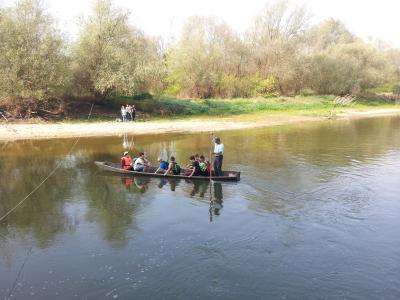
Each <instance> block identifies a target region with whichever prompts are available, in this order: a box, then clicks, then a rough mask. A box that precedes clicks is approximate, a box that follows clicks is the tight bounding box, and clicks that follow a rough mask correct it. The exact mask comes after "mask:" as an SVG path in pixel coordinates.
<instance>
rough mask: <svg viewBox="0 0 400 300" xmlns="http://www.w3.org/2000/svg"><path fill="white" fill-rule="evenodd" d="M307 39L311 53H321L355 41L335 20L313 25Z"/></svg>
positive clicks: (340, 22)
mask: <svg viewBox="0 0 400 300" xmlns="http://www.w3.org/2000/svg"><path fill="white" fill-rule="evenodd" d="M308 38H309V45H310V46H311V48H312V49H313V51H323V50H327V49H330V48H333V47H335V46H336V45H339V44H349V43H353V42H355V41H356V40H357V38H356V37H355V36H354V35H353V34H352V33H351V32H350V31H349V30H348V29H347V28H346V25H345V24H344V23H343V22H342V21H340V20H335V19H328V20H325V21H322V22H320V23H318V24H316V25H314V26H313V27H312V28H311V29H310V30H309V33H308Z"/></svg>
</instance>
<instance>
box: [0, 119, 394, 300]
mask: <svg viewBox="0 0 400 300" xmlns="http://www.w3.org/2000/svg"><path fill="white" fill-rule="evenodd" d="M398 128H400V118H399V117H383V118H375V119H363V120H353V121H334V122H324V123H320V124H302V125H296V126H282V127H275V128H267V129H257V130H245V131H230V132H223V133H221V138H222V140H223V142H224V144H225V148H226V153H225V157H224V168H225V169H231V170H240V171H241V172H242V176H241V177H242V180H241V181H240V182H239V183H220V182H212V183H211V184H210V182H209V181H207V180H206V181H204V182H201V181H190V180H176V179H170V178H147V177H139V176H136V177H124V176H120V175H118V176H116V175H114V174H112V173H107V172H101V171H99V170H98V169H96V167H95V166H94V164H93V161H95V160H99V161H114V162H118V161H119V158H120V156H121V153H122V152H123V151H124V150H125V149H129V150H130V151H131V153H133V155H134V154H135V153H136V152H138V151H144V152H146V153H147V156H148V157H149V159H150V160H151V161H153V162H155V161H156V159H157V157H158V156H162V157H164V158H166V157H169V156H171V155H174V156H175V157H176V158H177V161H178V162H179V163H180V164H181V165H182V164H185V163H186V161H187V158H188V156H189V155H191V154H193V153H204V154H207V153H209V151H210V147H211V145H210V139H209V136H208V135H207V134H197V135H160V136H139V137H132V136H129V135H121V136H119V137H106V138H88V139H81V141H80V142H79V144H78V145H77V147H76V148H75V151H74V152H73V153H72V154H70V155H67V151H68V149H70V147H71V145H72V143H74V141H75V140H74V139H57V140H47V141H22V142H14V143H11V142H8V143H3V144H0V149H1V152H0V178H1V180H0V200H1V201H0V215H3V214H5V213H6V212H7V211H9V210H10V209H11V208H12V207H13V206H14V205H16V204H17V203H18V202H19V201H21V199H23V198H24V197H25V196H26V195H27V194H28V193H29V192H30V191H31V190H32V189H33V188H34V187H35V186H36V185H37V184H38V183H39V182H41V181H42V179H43V178H45V177H46V176H47V175H48V174H49V172H50V171H51V170H52V169H53V168H54V167H55V166H56V165H57V164H58V163H59V162H61V163H62V164H61V167H60V169H59V170H58V171H57V172H56V173H55V174H54V175H53V176H52V177H50V179H49V180H48V181H47V182H46V183H45V184H44V185H43V186H42V187H41V188H40V189H39V190H37V191H36V192H35V193H34V194H33V195H32V196H31V197H30V198H29V199H28V200H27V201H26V202H25V203H24V204H23V205H22V206H21V207H19V208H18V209H17V210H16V211H15V212H13V213H12V214H10V216H9V217H7V219H6V220H5V221H3V222H2V223H0V298H5V297H7V295H8V293H9V292H10V289H11V287H12V286H13V285H14V283H15V290H14V291H13V295H14V297H13V298H15V299H25V298H28V297H29V298H32V299H53V298H61V299H71V298H90V299H92V298H111V297H112V298H116V297H120V298H122V299H125V298H143V299H177V298H181V299H188V298H207V299H215V298H223V299H265V298H270V299H277V298H287V299H321V298H322V299H323V298H329V299H343V298H350V299H390V298H393V299H397V298H399V297H400V290H399V286H400V281H399V278H400V270H399V268H398V267H397V266H398V261H399V260H400V251H399V249H400V238H399V235H398V230H397V228H398V227H399V226H400V219H399V218H398V216H399V214H400V202H399V201H398V195H399V194H400V185H399V184H398V182H399V180H400V172H399V170H400V151H399V149H400V132H399V130H398ZM210 221H211V222H210ZM31 248H32V252H31V254H29V255H27V253H29V250H30V249H31ZM24 261H26V263H25V264H24ZM22 265H23V266H24V267H23V268H21V266H22ZM20 270H21V272H20ZM18 273H20V276H19V277H18ZM16 278H18V279H17V280H15V279H16Z"/></svg>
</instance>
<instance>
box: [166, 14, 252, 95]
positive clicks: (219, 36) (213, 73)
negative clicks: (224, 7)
mask: <svg viewBox="0 0 400 300" xmlns="http://www.w3.org/2000/svg"><path fill="white" fill-rule="evenodd" d="M167 57H168V58H167V64H168V71H169V81H170V84H171V86H170V90H169V91H170V92H172V93H175V94H180V95H183V96H189V97H196V98H210V97H215V96H218V97H230V96H235V95H237V94H238V92H239V91H238V89H240V78H241V76H242V74H243V73H244V68H245V67H246V64H245V63H246V49H245V48H244V47H243V43H242V42H241V41H240V39H239V38H238V37H237V36H236V35H235V33H234V32H233V31H232V30H231V29H230V28H229V27H228V25H226V23H224V22H223V21H222V20H220V19H218V18H215V17H200V16H192V17H190V18H189V19H188V20H187V22H186V23H185V25H184V27H183V30H182V34H181V37H180V40H179V42H178V43H177V45H175V46H174V47H172V49H170V51H169V53H168V55H167Z"/></svg>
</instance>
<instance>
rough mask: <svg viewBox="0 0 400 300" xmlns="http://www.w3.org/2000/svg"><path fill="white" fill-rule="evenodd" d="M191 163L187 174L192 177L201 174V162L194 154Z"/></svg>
mask: <svg viewBox="0 0 400 300" xmlns="http://www.w3.org/2000/svg"><path fill="white" fill-rule="evenodd" d="M190 163H191V165H192V169H191V170H187V172H186V174H185V175H186V176H189V177H192V176H201V175H202V174H201V170H200V164H199V162H198V161H197V160H196V158H195V157H194V156H193V155H192V156H190Z"/></svg>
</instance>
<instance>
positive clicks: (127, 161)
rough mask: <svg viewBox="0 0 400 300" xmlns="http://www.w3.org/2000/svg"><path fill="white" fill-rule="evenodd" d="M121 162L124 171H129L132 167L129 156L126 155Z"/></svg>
mask: <svg viewBox="0 0 400 300" xmlns="http://www.w3.org/2000/svg"><path fill="white" fill-rule="evenodd" d="M121 160H122V162H123V166H122V167H123V168H124V169H125V170H129V169H130V168H131V167H132V158H131V157H130V156H129V155H127V156H123V157H122V158H121Z"/></svg>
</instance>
